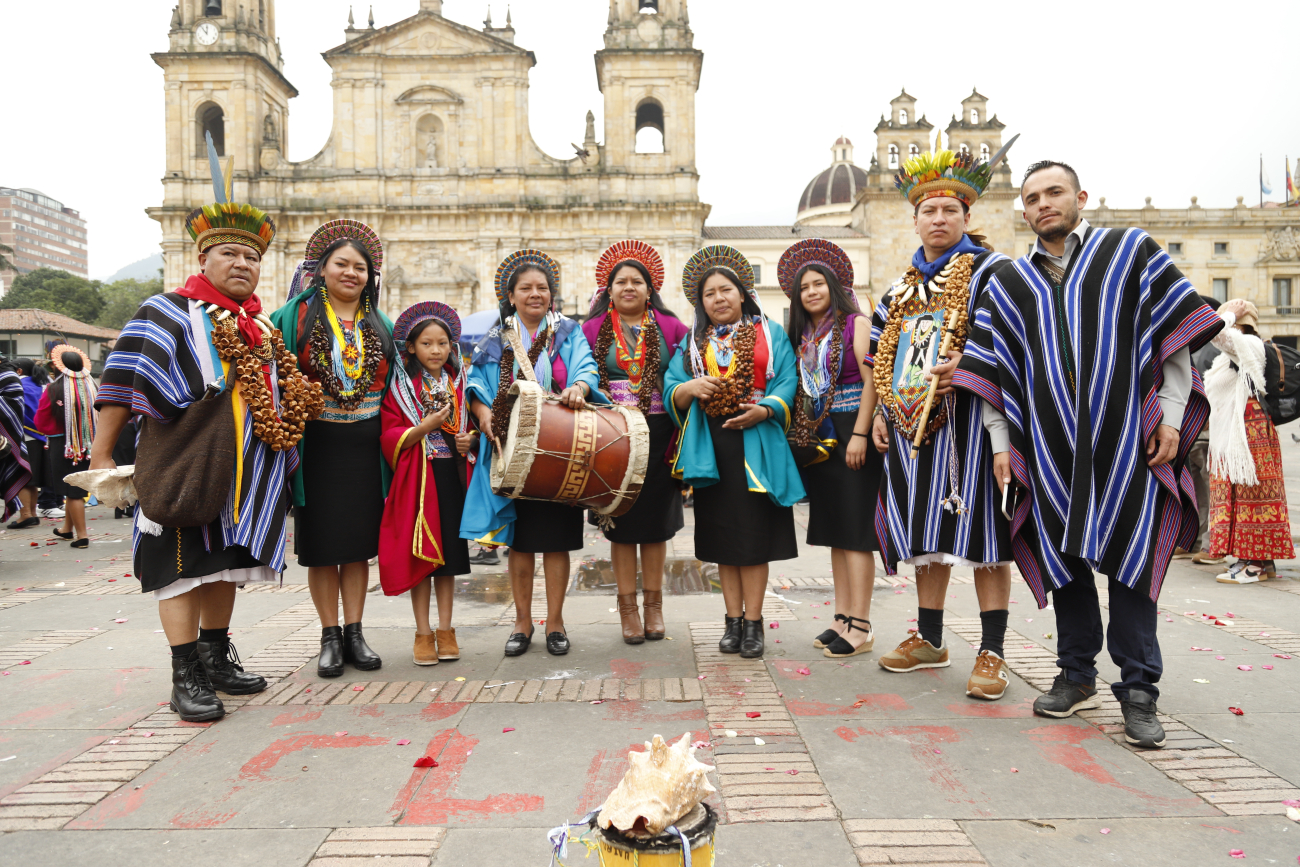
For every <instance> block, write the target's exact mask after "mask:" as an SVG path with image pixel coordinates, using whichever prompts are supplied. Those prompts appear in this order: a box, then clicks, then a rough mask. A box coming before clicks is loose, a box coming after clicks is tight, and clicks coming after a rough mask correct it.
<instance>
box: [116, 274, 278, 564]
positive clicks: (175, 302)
mask: <svg viewBox="0 0 1300 867" xmlns="http://www.w3.org/2000/svg"><path fill="white" fill-rule="evenodd" d="M202 306H203V305H202V304H201V303H200V302H198V301H191V300H189V299H186V298H183V297H181V296H180V295H177V294H176V293H174V292H167V293H164V294H162V295H155V296H153V297H152V298H150V299H149V300H147V301H145V302H144V304H142V305H141V306H140V309H139V310H138V311H136V314H135V318H133V319H132V320H131V321H130V322H128V323H127V324H126V327H125V328H124V329H122V335H121V337H119V338H118V341H117V346H116V348H115V349H114V350H113V352H112V354H111V355H109V356H108V359H107V361H105V362H104V376H103V379H102V380H101V382H100V386H99V395H98V400H97V403H96V408H97V409H98V408H102V407H103V406H105V405H112V404H117V405H121V406H125V407H129V408H130V409H131V411H132V412H133V413H135V414H137V415H147V416H150V417H152V418H156V419H159V420H161V421H170V420H171V419H174V418H176V416H178V415H180V414H181V412H182V411H184V410H185V408H186V407H188V406H189V405H190V404H192V403H194V402H196V401H197V400H198V399H199V398H200V397H202V396H203V392H204V389H205V377H208V379H207V380H206V381H211V379H210V377H211V376H212V375H213V374H215V376H216V377H220V376H221V375H222V369H221V362H220V359H218V358H217V357H216V355H215V352H214V351H213V349H212V343H211V338H210V337H209V336H208V335H210V334H211V333H212V322H211V320H210V319H209V318H208V315H207V313H206V312H204V311H203V310H202ZM191 317H193V318H194V321H195V323H196V324H197V326H198V327H197V328H194V327H191ZM205 368H206V370H205ZM272 371H273V372H272V376H273V377H274V366H273V367H272ZM276 391H277V393H278V391H279V385H278V383H276ZM277 397H278V394H277ZM243 447H244V449H243V460H242V461H241V463H242V469H243V475H242V478H241V480H240V485H239V492H240V498H239V503H238V506H239V508H238V514H237V515H236V510H235V508H234V507H235V505H236V504H235V502H234V499H235V496H234V495H235V484H234V483H235V479H234V478H233V476H232V478H231V487H230V493H231V495H230V499H229V500H228V501H227V502H226V505H225V507H224V508H223V509H222V510H221V538H220V539H214V538H211V536H210V535H209V528H208V527H203V528H201V529H202V531H203V533H204V544H205V547H206V548H207V549H208V550H209V551H213V550H216V549H217V548H227V547H230V546H231V545H241V546H243V547H245V548H247V549H248V550H249V551H250V552H251V553H252V555H253V556H254V557H255V558H257V560H258V562H260V563H262V564H263V565H265V566H269V567H271V568H272V569H274V570H275V571H276V572H282V571H283V570H284V554H285V542H286V539H287V535H288V534H287V520H286V519H287V517H288V514H289V475H290V474H291V473H292V472H294V470H296V469H297V468H298V452H297V450H295V449H286V450H284V451H281V452H277V451H273V450H272V449H271V447H270V446H268V445H267V444H266V443H264V442H262V441H261V440H260V439H258V438H257V437H256V436H254V435H253V414H252V413H250V412H246V413H244V436H243ZM239 468H240V465H239V464H236V472H238V471H239ZM145 517H148V516H145ZM213 526H215V524H214V525H213ZM140 532H141V531H140V523H139V522H138V521H137V522H136V530H135V534H134V538H133V541H134V543H135V546H136V547H138V545H139V540H140Z"/></svg>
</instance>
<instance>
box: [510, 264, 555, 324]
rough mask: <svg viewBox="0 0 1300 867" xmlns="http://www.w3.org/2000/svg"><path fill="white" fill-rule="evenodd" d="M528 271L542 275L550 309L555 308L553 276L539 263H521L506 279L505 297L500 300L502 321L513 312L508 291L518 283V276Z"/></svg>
mask: <svg viewBox="0 0 1300 867" xmlns="http://www.w3.org/2000/svg"><path fill="white" fill-rule="evenodd" d="M529 271H536V272H537V273H538V274H541V275H542V276H543V277H545V278H546V288H547V290H548V291H549V292H550V293H551V306H550V309H551V310H554V309H555V301H556V298H555V278H554V277H552V276H551V273H550V272H549V271H547V270H546V269H545V268H543V267H542V266H541V265H538V264H535V263H533V262H530V263H528V264H527V265H521V266H520V267H519V268H518V270H516V271H515V272H514V273H513V274H511V275H510V279H509V280H507V281H506V297H505V300H504V301H502V302H501V321H502V322H505V321H506V317H507V316H512V315H513V314H514V312H515V305H513V304H511V303H510V293H512V292H514V291H515V286H516V285H517V284H518V283H519V278H520V277H521V276H523V275H524V274H527V273H528V272H529Z"/></svg>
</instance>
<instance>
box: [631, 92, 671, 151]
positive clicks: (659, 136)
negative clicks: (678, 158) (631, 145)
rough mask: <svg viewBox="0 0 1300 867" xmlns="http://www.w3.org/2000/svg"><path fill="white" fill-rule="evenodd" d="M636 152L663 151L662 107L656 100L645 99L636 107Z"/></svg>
mask: <svg viewBox="0 0 1300 867" xmlns="http://www.w3.org/2000/svg"><path fill="white" fill-rule="evenodd" d="M636 152H637V153H639V154H661V153H663V152H664V107H663V106H662V105H660V104H659V102H658V101H657V100H654V99H646V100H643V101H642V102H641V104H640V105H638V106H637V107H636Z"/></svg>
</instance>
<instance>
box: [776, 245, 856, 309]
mask: <svg viewBox="0 0 1300 867" xmlns="http://www.w3.org/2000/svg"><path fill="white" fill-rule="evenodd" d="M808 265H821V266H823V267H825V268H829V269H830V270H831V273H833V274H834V275H835V279H837V280H839V281H840V285H841V286H843V287H844V291H846V292H848V293H849V294H852V292H853V263H852V262H850V261H849V257H848V255H846V254H845V252H844V251H843V250H842V249H840V246H839V245H838V244H833V243H831V242H830V241H827V240H826V239H825V238H807V239H805V240H803V241H799V242H797V243H795V244H792V245H790V249H788V250H786V251H785V252H784V253H782V254H781V259H780V261H779V262H777V265H776V279H777V280H778V281H779V282H780V284H781V291H783V292H785V297H786V298H790V297H792V296H793V294H794V292H795V290H796V289H797V288H798V287H796V286H795V285H794V281H795V278H796V277H798V276H799V272H800V271H802V270H803V269H804V268H805V267H806V266H808Z"/></svg>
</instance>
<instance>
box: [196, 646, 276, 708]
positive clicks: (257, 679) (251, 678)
mask: <svg viewBox="0 0 1300 867" xmlns="http://www.w3.org/2000/svg"><path fill="white" fill-rule="evenodd" d="M198 652H199V660H200V661H201V662H202V663H203V669H204V671H206V672H207V675H208V680H210V681H212V685H213V686H214V687H215V688H217V689H219V690H221V691H222V692H224V693H225V694H226V695H252V694H253V693H255V692H261V691H262V690H264V689H266V678H264V677H262V675H260V674H249V673H248V672H246V671H244V666H243V665H241V664H240V662H239V651H237V650H235V645H233V644H231V643H230V640H229V639H226V640H224V641H204V640H203V639H199V651H198Z"/></svg>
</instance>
